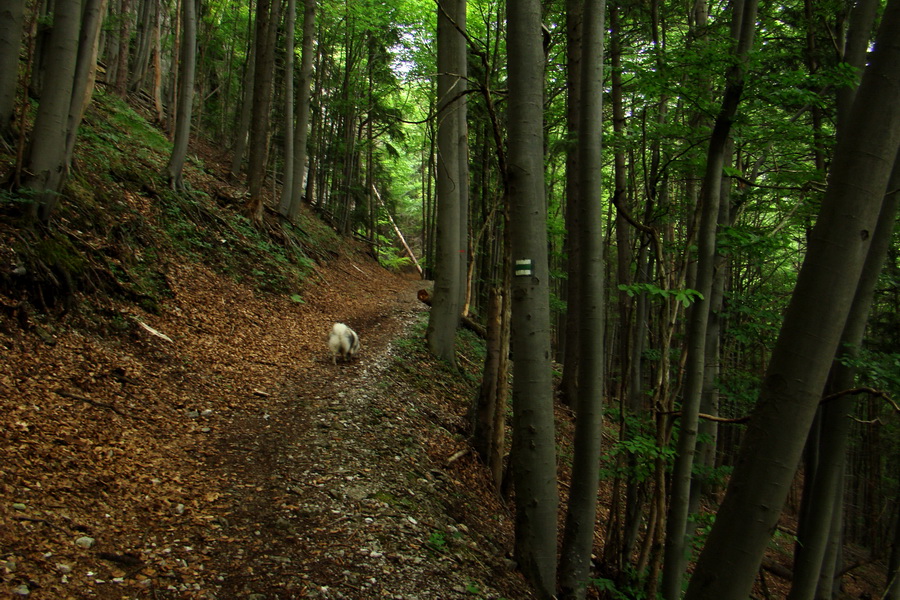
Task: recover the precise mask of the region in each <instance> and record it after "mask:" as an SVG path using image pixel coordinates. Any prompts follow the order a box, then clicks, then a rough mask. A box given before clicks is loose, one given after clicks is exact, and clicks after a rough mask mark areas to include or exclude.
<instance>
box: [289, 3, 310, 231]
mask: <svg viewBox="0 0 900 600" xmlns="http://www.w3.org/2000/svg"><path fill="white" fill-rule="evenodd" d="M304 7H305V8H304V11H303V50H302V54H301V56H300V81H299V82H298V84H297V123H296V129H295V130H294V164H293V169H294V176H293V179H292V183H293V185H292V189H291V202H290V206H289V207H288V219H290V220H291V221H293V220H294V219H296V218H297V215H298V214H300V204H301V199H302V197H303V186H304V183H305V181H304V179H305V177H306V156H307V150H306V142H307V139H308V137H309V104H310V101H309V100H310V79H311V78H312V65H313V56H314V54H315V48H314V42H315V36H316V0H305V2H304Z"/></svg>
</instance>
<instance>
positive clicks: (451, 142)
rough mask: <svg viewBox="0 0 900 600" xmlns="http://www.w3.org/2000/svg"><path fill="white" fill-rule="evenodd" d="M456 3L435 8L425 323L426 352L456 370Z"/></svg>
mask: <svg viewBox="0 0 900 600" xmlns="http://www.w3.org/2000/svg"><path fill="white" fill-rule="evenodd" d="M460 4H461V3H460V1H459V0H441V1H440V2H438V89H437V94H438V113H437V119H438V160H437V196H438V199H437V252H436V257H435V258H436V260H435V273H434V302H433V305H432V308H431V314H430V318H429V320H428V332H427V339H428V347H429V349H430V350H431V352H432V353H433V354H434V355H435V356H437V357H438V358H440V359H442V360H445V361H447V362H448V363H450V364H451V365H454V366H455V365H456V327H457V325H458V323H459V316H460V300H461V298H462V296H461V292H460V284H461V282H462V277H461V275H460V265H461V264H462V261H460V258H459V253H460V249H461V248H462V247H463V242H462V240H461V239H460V231H461V225H460V215H461V208H460V207H461V199H462V195H461V189H462V182H461V181H460V175H461V174H462V172H463V171H462V169H461V168H460V161H461V157H460V155H459V151H460V143H459V138H460V131H459V125H460V119H459V118H458V116H457V114H456V111H457V110H460V106H461V105H460V102H459V98H461V97H459V98H458V94H459V92H460V81H461V80H460V78H459V75H458V74H459V73H460V65H459V59H460V56H461V55H462V54H461V52H460V51H459V46H460V45H461V44H463V42H464V40H463V38H462V35H461V34H460V33H459V31H457V29H456V27H455V26H454V23H458V22H459V15H458V13H457V10H458V9H459V7H460Z"/></svg>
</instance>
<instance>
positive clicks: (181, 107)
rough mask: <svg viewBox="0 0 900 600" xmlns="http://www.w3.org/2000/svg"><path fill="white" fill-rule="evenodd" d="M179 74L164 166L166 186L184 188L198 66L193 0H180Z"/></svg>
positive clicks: (195, 15) (195, 17)
mask: <svg viewBox="0 0 900 600" xmlns="http://www.w3.org/2000/svg"><path fill="white" fill-rule="evenodd" d="M181 8H182V12H183V14H182V19H181V22H182V41H181V57H180V58H181V61H180V62H181V77H180V79H179V82H178V108H177V110H176V114H177V117H176V121H175V140H174V143H173V145H172V156H171V157H170V158H169V165H168V168H167V172H168V176H169V186H170V187H171V188H172V189H173V190H175V191H179V192H180V191H183V190H184V177H183V175H184V162H185V159H186V158H187V150H188V142H189V141H190V137H191V109H192V107H193V105H194V73H195V72H196V66H197V5H196V4H195V0H182V7H181Z"/></svg>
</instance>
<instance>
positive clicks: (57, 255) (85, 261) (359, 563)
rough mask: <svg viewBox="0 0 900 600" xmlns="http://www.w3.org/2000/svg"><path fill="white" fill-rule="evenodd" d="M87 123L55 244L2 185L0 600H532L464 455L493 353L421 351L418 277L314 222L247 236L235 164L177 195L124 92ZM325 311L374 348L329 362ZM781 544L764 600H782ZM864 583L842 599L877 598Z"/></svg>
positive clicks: (201, 170) (563, 430) (607, 499)
mask: <svg viewBox="0 0 900 600" xmlns="http://www.w3.org/2000/svg"><path fill="white" fill-rule="evenodd" d="M136 109H137V110H138V111H140V106H136ZM86 123H87V125H88V129H87V133H86V134H85V135H84V136H83V140H84V141H83V142H79V143H80V144H82V143H84V144H85V148H83V149H82V150H81V152H80V155H79V156H80V157H81V158H80V160H79V162H78V163H77V164H76V166H75V167H76V168H75V169H73V173H72V177H71V179H72V181H71V183H70V186H69V191H68V195H67V197H66V198H64V199H63V202H62V203H61V209H60V213H59V215H58V216H57V217H56V218H55V222H54V224H53V227H52V229H51V230H49V232H47V231H45V232H43V234H42V235H41V236H38V235H36V234H35V233H34V232H33V231H30V230H28V229H27V228H17V227H16V226H15V225H14V224H13V223H12V219H8V218H7V217H8V216H9V215H13V214H17V211H18V208H17V202H18V201H17V200H15V199H10V198H9V197H6V196H4V195H3V194H2V193H0V597H8V598H33V599H40V600H67V599H72V600H80V599H83V598H85V599H86V598H99V599H109V600H113V599H115V600H119V599H126V598H128V599H149V600H163V599H171V600H174V599H179V600H182V599H184V600H214V599H215V600H237V599H242V600H244V599H246V600H288V599H294V598H321V599H353V600H357V599H358V600H363V599H372V598H387V599H393V600H462V599H466V600H489V599H491V600H499V599H501V598H504V599H507V600H527V599H529V598H532V597H533V595H532V593H531V591H530V589H529V586H528V585H527V584H526V582H525V581H524V579H523V578H522V577H521V575H520V574H519V573H518V572H517V570H516V565H515V563H514V562H513V561H512V560H511V551H512V545H513V522H512V515H511V513H510V506H509V505H508V504H507V503H506V502H505V501H501V500H500V499H499V498H498V496H497V494H496V492H495V491H494V489H493V486H492V484H491V483H490V481H489V478H488V474H487V472H486V470H485V468H484V467H483V465H482V464H481V463H480V462H479V461H478V460H477V458H476V457H475V456H474V455H473V454H472V453H470V452H468V451H467V450H468V444H467V440H466V416H465V415H466V412H467V410H468V407H469V403H470V402H471V399H472V398H473V397H474V393H475V392H474V391H475V389H476V388H477V385H478V381H479V377H480V369H481V362H482V361H483V355H482V354H479V353H480V352H483V350H480V349H479V344H478V343H477V342H475V341H474V340H473V339H472V336H471V334H469V333H468V332H465V331H463V332H461V334H460V352H459V359H460V365H461V370H460V371H458V372H457V371H451V370H450V369H448V368H447V367H446V366H445V365H444V364H442V363H440V362H439V361H436V360H435V359H434V358H433V357H431V356H430V355H429V354H428V352H427V351H426V350H425V349H424V344H423V343H422V337H423V327H424V322H425V319H426V313H425V310H426V309H425V307H424V305H423V304H422V303H420V302H419V301H418V300H417V298H416V292H417V290H418V289H420V288H421V287H425V285H424V282H422V281H420V280H418V279H417V278H414V277H410V276H404V275H399V274H395V273H392V272H389V271H387V270H385V269H383V268H382V267H380V266H379V265H378V264H377V263H376V261H375V260H374V259H373V258H372V257H371V256H370V255H369V253H368V252H367V251H366V249H365V248H364V247H363V245H361V244H357V243H355V242H352V241H347V240H340V239H339V238H337V236H335V234H334V232H333V230H331V229H330V228H329V227H327V226H326V225H325V224H324V223H323V222H321V221H320V220H319V219H317V218H315V217H314V216H312V215H311V211H308V210H306V211H305V214H304V216H303V217H302V219H301V221H300V222H298V223H296V224H294V225H287V224H285V223H283V222H281V221H280V220H279V219H278V218H277V217H273V216H272V215H271V214H267V221H266V226H265V227H264V228H262V229H263V230H262V231H260V230H259V229H258V228H254V227H252V226H250V225H249V222H248V221H247V220H246V219H243V218H242V217H241V216H240V211H239V210H238V209H239V208H240V206H241V205H242V202H243V198H244V190H242V189H241V188H239V187H237V186H235V185H234V184H233V183H231V181H230V179H229V178H228V176H227V167H226V166H225V165H227V164H228V163H227V157H224V156H223V155H222V151H221V150H216V149H212V148H211V147H209V146H206V147H204V146H203V145H202V144H197V145H195V146H194V148H193V149H192V150H193V152H195V154H193V155H192V159H191V163H190V165H189V167H188V170H187V171H186V176H187V178H188V180H189V181H190V185H191V187H192V189H193V190H194V191H193V192H192V193H191V194H187V195H173V194H170V193H167V192H166V191H165V190H164V187H165V183H164V182H163V181H161V175H160V174H161V173H164V172H165V164H166V161H167V157H166V155H165V154H164V151H165V150H166V149H167V148H168V143H167V142H165V139H164V138H163V137H162V136H161V135H160V134H159V132H158V131H156V130H155V129H154V128H152V127H149V126H148V124H147V122H146V121H145V120H144V119H143V118H142V117H141V116H140V115H139V114H137V113H135V112H133V111H132V110H131V109H130V108H129V107H126V106H125V105H124V103H121V102H120V101H118V100H116V99H113V98H111V97H109V96H107V95H100V96H99V97H95V100H94V102H93V103H92V106H91V108H90V110H89V112H88V116H87V117H86ZM7 150H8V149H4V148H2V147H0V171H3V168H4V165H7V166H6V168H7V169H8V168H9V167H8V165H11V164H14V157H13V155H12V154H11V153H10V152H7ZM6 174H7V173H0V175H6ZM0 179H2V177H0ZM301 280H302V283H300V282H301ZM335 321H343V322H345V323H347V324H348V325H350V326H351V327H353V328H354V329H355V330H356V331H357V332H358V333H359V335H360V337H361V340H362V352H361V353H360V354H359V355H358V357H356V358H355V359H354V360H352V361H350V362H346V363H338V364H337V365H335V364H332V360H331V355H330V352H329V350H328V348H327V345H326V338H327V334H328V331H329V330H330V328H331V325H332V323H334V322H335ZM556 417H557V431H558V433H557V436H558V437H557V439H558V444H559V456H560V461H559V473H560V495H561V499H562V500H563V506H564V501H565V496H566V493H567V489H568V488H567V479H568V463H569V461H570V459H571V452H572V450H571V445H570V440H571V431H572V424H573V419H572V413H571V411H570V410H569V409H568V408H566V407H564V406H561V405H557V408H556ZM604 437H605V438H606V439H605V442H604V446H605V447H606V448H609V447H610V444H611V443H612V442H614V441H615V427H614V425H613V426H610V427H607V428H606V429H605V430H604ZM798 489H799V488H798ZM600 496H601V498H600V507H599V518H600V520H599V523H600V527H599V528H598V532H597V536H596V549H597V554H598V556H599V555H600V554H601V553H602V550H603V548H602V544H603V540H604V533H603V528H604V527H605V526H606V525H607V524H608V522H609V521H610V519H609V507H610V505H611V504H612V501H611V499H612V496H613V486H612V483H611V482H609V481H604V482H603V485H602V486H601V491H600ZM786 525H787V527H786V529H787V530H788V531H789V530H790V529H791V527H792V524H791V523H790V517H789V516H788V517H786ZM791 543H792V542H791V539H790V536H789V535H787V536H781V538H780V540H776V543H773V546H772V550H771V552H770V553H769V561H768V562H769V564H770V567H768V568H767V569H766V570H762V571H760V578H759V581H758V585H757V589H756V590H755V593H754V597H758V598H784V597H785V595H786V590H787V587H788V585H789V579H788V578H789V576H790V574H789V571H787V569H788V568H789V566H790V548H791ZM776 563H777V564H776ZM779 566H780V568H775V567H779ZM784 571H787V575H785V574H784ZM860 571H862V570H860ZM860 571H855V572H853V573H851V574H850V575H848V576H847V577H845V582H846V583H849V585H848V590H847V591H848V592H849V597H863V594H872V593H877V592H875V590H877V585H876V584H873V582H874V581H877V579H876V578H875V577H872V576H871V575H870V574H866V575H865V576H861V575H860V576H857V574H859V573H860ZM606 583H610V582H608V581H607V582H606ZM598 587H602V586H598ZM623 593H624V592H623ZM599 595H600V592H599V590H598V589H592V590H591V591H590V593H589V596H590V597H591V598H598V597H600V596H599ZM604 597H610V598H613V597H614V598H626V597H631V596H630V595H627V594H626V595H623V594H622V593H620V591H616V592H611V593H609V594H607V595H606V596H604ZM634 597H642V596H634ZM873 597H874V596H873Z"/></svg>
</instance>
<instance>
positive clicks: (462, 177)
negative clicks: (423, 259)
mask: <svg viewBox="0 0 900 600" xmlns="http://www.w3.org/2000/svg"><path fill="white" fill-rule="evenodd" d="M456 2H457V6H456V19H455V20H456V27H457V28H459V29H461V30H462V31H465V30H466V0H456ZM458 37H459V38H460V39H459V41H458V44H457V48H456V52H457V57H456V71H455V73H456V74H457V75H458V79H457V80H456V81H457V83H456V85H455V86H454V89H453V94H452V95H453V96H456V97H457V99H456V110H455V114H456V119H457V121H458V124H457V131H456V135H457V142H456V143H457V144H458V145H459V150H458V151H457V152H458V155H457V161H458V165H459V179H458V181H459V242H458V244H459V245H458V248H457V249H458V252H457V260H458V261H459V273H458V277H459V284H458V287H459V289H458V293H459V300H458V304H459V311H460V314H461V315H464V316H468V304H469V303H468V294H467V293H468V290H469V289H470V288H469V276H468V274H469V261H470V260H471V256H470V255H469V252H468V249H469V126H468V121H467V119H466V114H467V110H466V89H467V88H468V83H467V80H466V77H467V75H468V61H467V60H466V59H467V56H468V54H467V45H466V39H465V38H464V37H462V36H461V35H460V36H458Z"/></svg>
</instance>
